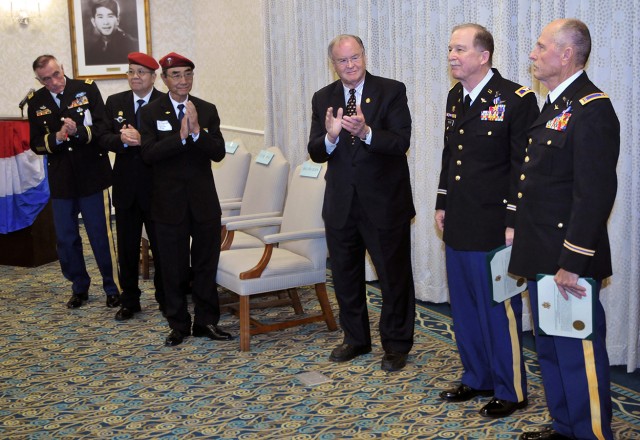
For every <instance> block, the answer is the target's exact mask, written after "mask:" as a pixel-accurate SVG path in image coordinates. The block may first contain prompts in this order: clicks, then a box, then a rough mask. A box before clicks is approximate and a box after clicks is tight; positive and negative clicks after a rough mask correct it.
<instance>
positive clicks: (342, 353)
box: [329, 344, 371, 362]
mask: <svg viewBox="0 0 640 440" xmlns="http://www.w3.org/2000/svg"><path fill="white" fill-rule="evenodd" d="M370 352H371V346H370V345H363V346H356V345H351V344H340V345H338V346H337V347H336V348H334V349H333V351H332V352H331V355H329V360H330V361H331V362H347V361H350V360H351V359H354V358H356V357H358V356H360V355H361V354H367V353H370Z"/></svg>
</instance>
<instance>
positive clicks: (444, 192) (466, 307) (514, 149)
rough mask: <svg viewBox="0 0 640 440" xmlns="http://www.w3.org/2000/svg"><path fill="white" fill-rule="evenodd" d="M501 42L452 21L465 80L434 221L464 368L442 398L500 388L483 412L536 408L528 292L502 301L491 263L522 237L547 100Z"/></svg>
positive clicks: (451, 116) (458, 90) (454, 108)
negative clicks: (515, 68)
mask: <svg viewBox="0 0 640 440" xmlns="http://www.w3.org/2000/svg"><path fill="white" fill-rule="evenodd" d="M493 47H494V44H493V36H492V35H491V33H490V32H489V31H487V29H485V28H484V27H483V26H480V25H477V24H464V25H460V26H456V27H454V28H453V31H452V33H451V40H450V42H449V65H450V68H451V75H452V76H453V77H454V78H455V79H457V80H458V81H459V82H458V83H456V85H455V86H453V88H452V89H451V90H450V91H449V96H448V97H447V107H446V120H445V135H444V150H443V152H442V171H441V172H440V183H439V185H438V194H437V198H436V214H435V220H436V224H437V226H438V228H439V229H440V231H442V232H443V239H444V242H445V244H446V265H447V278H448V283H449V296H450V301H451V315H452V318H453V326H454V331H455V334H456V343H457V345H458V352H459V353H460V360H461V361H462V367H463V374H462V380H461V383H460V385H459V386H458V387H456V388H454V389H451V390H446V391H443V392H442V393H440V396H441V398H443V399H445V400H448V401H451V402H462V401H466V400H469V399H472V398H474V397H476V396H478V395H482V396H491V395H493V396H494V398H493V399H492V400H491V401H490V402H489V403H487V404H486V405H485V406H484V407H483V408H482V409H481V410H480V414H481V415H483V416H486V417H506V416H509V415H510V414H512V413H513V412H514V411H515V410H516V409H521V408H524V407H525V406H527V380H526V372H525V369H524V362H523V359H522V298H521V296H520V295H516V296H514V297H512V298H509V299H507V300H505V301H503V302H501V303H499V304H496V305H494V304H493V297H492V292H491V277H490V276H489V274H488V272H487V269H486V265H487V257H488V254H489V252H490V251H492V250H494V249H496V248H498V247H500V246H505V245H506V246H510V245H511V243H512V241H513V226H514V218H515V210H516V200H517V198H516V193H517V187H518V179H519V177H520V167H521V165H522V162H523V160H524V156H525V152H524V150H525V147H526V133H525V132H526V129H527V127H528V126H529V125H530V124H531V123H532V122H533V120H534V119H535V118H536V117H537V116H538V105H537V102H536V99H535V95H534V94H533V92H532V91H531V90H530V89H529V88H527V87H522V86H520V85H519V84H516V83H514V82H511V81H509V80H507V79H505V78H503V77H502V76H501V75H500V73H499V72H498V70H497V69H492V68H491V65H492V58H493ZM465 102H466V103H467V104H466V105H465ZM467 106H468V107H467ZM445 214H446V218H445Z"/></svg>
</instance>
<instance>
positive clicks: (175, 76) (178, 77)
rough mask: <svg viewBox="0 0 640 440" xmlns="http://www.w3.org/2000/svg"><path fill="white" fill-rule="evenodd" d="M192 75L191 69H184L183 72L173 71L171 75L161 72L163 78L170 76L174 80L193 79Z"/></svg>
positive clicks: (193, 73)
mask: <svg viewBox="0 0 640 440" xmlns="http://www.w3.org/2000/svg"><path fill="white" fill-rule="evenodd" d="M193 75H195V72H194V71H193V70H185V71H184V72H173V73H172V74H171V75H167V73H163V74H162V76H164V77H165V78H171V79H172V80H174V81H178V80H181V79H182V78H184V79H186V80H190V79H193Z"/></svg>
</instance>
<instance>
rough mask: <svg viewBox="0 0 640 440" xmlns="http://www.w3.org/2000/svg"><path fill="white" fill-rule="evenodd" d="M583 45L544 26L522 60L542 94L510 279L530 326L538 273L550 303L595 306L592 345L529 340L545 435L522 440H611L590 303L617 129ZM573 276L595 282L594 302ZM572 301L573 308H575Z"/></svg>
mask: <svg viewBox="0 0 640 440" xmlns="http://www.w3.org/2000/svg"><path fill="white" fill-rule="evenodd" d="M590 51H591V36H590V34H589V29H588V28H587V26H586V25H585V24H584V23H582V22H581V21H579V20H575V19H562V20H556V21H553V22H552V23H550V24H549V25H548V26H546V27H545V28H544V29H543V31H542V34H541V35H540V37H539V38H538V41H537V42H536V44H535V46H534V49H533V51H532V52H531V55H530V56H529V58H530V59H531V60H532V61H533V74H534V76H535V77H536V78H537V79H538V80H539V81H540V82H541V83H542V84H543V85H544V86H545V87H547V88H548V89H549V95H548V97H547V100H548V102H549V105H547V106H545V108H544V109H543V110H542V113H541V114H540V117H538V119H536V121H535V122H534V123H533V125H532V126H531V128H529V130H528V132H527V135H528V150H527V158H526V159H525V164H524V166H523V169H522V175H521V178H520V179H521V184H520V188H519V193H518V197H519V200H520V202H519V204H518V212H517V215H516V235H515V238H514V242H513V252H512V254H511V264H510V266H509V270H510V271H511V272H513V273H515V274H518V275H522V276H526V277H527V278H528V279H529V294H530V297H531V305H532V312H533V320H534V323H535V325H536V327H537V325H538V319H539V317H538V287H537V283H536V277H537V275H538V274H547V275H554V281H555V283H556V284H557V287H558V290H559V292H560V294H561V295H562V296H563V297H564V299H563V298H558V301H564V300H569V299H570V300H571V301H576V298H574V297H572V298H569V295H573V296H575V297H577V298H579V299H578V300H581V301H591V300H592V299H593V300H594V306H593V311H594V313H593V315H594V324H593V333H592V336H593V339H591V340H582V339H578V338H570V337H561V336H547V335H541V334H537V335H536V350H537V352H538V361H539V362H540V371H541V372H542V381H543V384H544V389H545V395H546V398H547V406H548V407H549V413H550V414H551V417H552V419H553V425H552V428H549V429H543V430H541V431H537V432H526V433H524V434H522V436H521V437H520V438H521V439H524V440H545V439H547V440H549V439H574V438H575V439H581V440H582V439H600V440H602V439H608V440H611V439H613V438H614V437H613V433H612V430H611V418H612V407H611V391H610V382H609V358H608V355H607V346H606V338H605V336H606V328H607V324H606V320H605V313H604V309H603V307H602V304H601V303H600V301H599V300H598V296H599V290H600V287H601V284H602V280H603V279H604V278H607V277H608V276H610V275H611V274H612V268H611V251H610V248H609V237H608V234H607V219H608V218H609V214H610V212H611V208H612V207H613V202H614V200H615V197H616V189H617V177H616V163H617V160H618V154H619V151H620V123H619V122H618V117H617V116H616V114H615V111H614V110H613V106H612V105H611V101H610V100H609V97H608V96H607V95H606V94H605V93H603V92H602V91H600V90H599V89H598V88H597V87H596V86H595V85H594V84H593V83H592V82H591V81H590V80H589V78H588V77H587V74H586V73H585V72H584V70H583V69H584V66H585V64H586V63H587V59H588V58H589V52H590ZM579 277H591V278H593V279H594V280H595V281H596V287H595V288H594V289H593V298H588V299H585V298H584V295H585V292H586V289H585V288H584V287H582V286H579V285H578V284H577V283H578V278H579ZM580 298H581V299H580Z"/></svg>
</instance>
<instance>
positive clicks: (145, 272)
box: [140, 237, 149, 280]
mask: <svg viewBox="0 0 640 440" xmlns="http://www.w3.org/2000/svg"><path fill="white" fill-rule="evenodd" d="M140 265H141V269H140V271H141V272H142V279H144V280H148V279H149V240H147V239H146V238H144V237H143V238H142V239H141V240H140Z"/></svg>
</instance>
